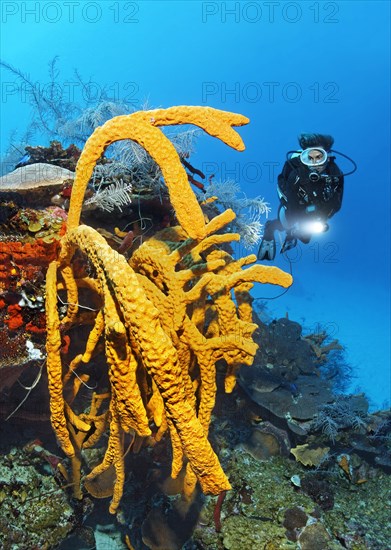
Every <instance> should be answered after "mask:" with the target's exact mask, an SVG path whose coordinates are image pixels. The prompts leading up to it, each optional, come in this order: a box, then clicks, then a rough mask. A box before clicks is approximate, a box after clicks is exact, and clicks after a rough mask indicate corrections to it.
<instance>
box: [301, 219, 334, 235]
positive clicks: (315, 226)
mask: <svg viewBox="0 0 391 550" xmlns="http://www.w3.org/2000/svg"><path fill="white" fill-rule="evenodd" d="M328 228H329V226H328V224H327V223H325V222H322V221H321V220H315V221H311V222H307V223H303V225H302V229H303V230H304V231H305V232H306V233H310V234H313V233H324V232H325V231H327V230H328Z"/></svg>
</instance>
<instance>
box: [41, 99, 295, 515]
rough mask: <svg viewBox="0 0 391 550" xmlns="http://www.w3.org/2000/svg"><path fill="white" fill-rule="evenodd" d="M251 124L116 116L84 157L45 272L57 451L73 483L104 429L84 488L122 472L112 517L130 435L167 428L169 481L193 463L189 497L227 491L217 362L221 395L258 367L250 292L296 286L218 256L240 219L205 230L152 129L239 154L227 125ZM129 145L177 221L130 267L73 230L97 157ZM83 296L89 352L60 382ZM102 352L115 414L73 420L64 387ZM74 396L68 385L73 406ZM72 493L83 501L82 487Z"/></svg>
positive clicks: (202, 116)
mask: <svg viewBox="0 0 391 550" xmlns="http://www.w3.org/2000/svg"><path fill="white" fill-rule="evenodd" d="M246 122H247V119H246V118H245V117H243V116H241V115H236V114H233V113H225V112H223V111H217V110H215V109H210V108H207V107H173V108H171V109H166V110H164V109H158V110H155V111H142V112H139V113H134V114H132V115H129V116H124V117H116V118H114V119H112V120H111V121H108V122H107V123H106V124H105V125H104V126H102V127H101V128H98V129H97V130H96V131H95V132H94V134H93V135H92V136H91V137H90V139H89V140H88V141H87V143H86V146H85V149H84V150H83V153H82V155H81V157H80V160H79V163H78V167H77V176H76V181H75V184H74V188H73V191H72V198H71V205H70V211H69V218H68V219H69V224H68V228H67V232H66V234H65V235H64V237H63V238H62V241H61V251H60V256H59V260H58V261H57V262H52V263H51V264H50V266H49V270H48V274H47V294H46V296H47V298H46V315H47V346H46V348H47V355H48V359H47V366H48V379H49V391H50V409H51V421H52V426H53V429H54V431H55V433H56V435H57V438H58V441H59V443H60V445H61V447H62V448H63V450H64V452H65V453H66V454H67V455H68V456H69V457H70V458H71V459H72V461H73V462H72V464H73V468H74V480H75V481H76V482H78V480H79V478H80V475H79V474H78V472H77V471H76V469H77V468H80V464H81V460H80V456H81V455H80V453H81V451H82V449H83V448H87V447H90V446H92V445H93V444H95V443H96V442H97V440H98V439H99V437H100V436H101V434H102V433H103V430H104V429H105V428H106V426H108V429H109V440H108V444H107V449H106V453H105V456H104V458H103V460H102V462H101V463H100V464H98V465H97V466H96V467H95V468H94V469H93V470H92V471H91V472H90V473H89V474H88V476H87V478H86V479H87V480H88V481H90V480H92V479H94V478H96V477H98V476H100V475H101V474H103V473H104V472H105V471H107V470H108V469H109V468H111V470H113V471H114V472H115V482H114V486H113V499H112V502H111V505H110V512H111V513H115V512H116V510H117V508H118V505H119V503H120V499H121V496H122V492H123V483H124V479H125V465H124V440H123V438H124V434H125V433H137V434H138V436H139V437H144V438H145V437H151V436H152V437H154V438H155V440H159V439H161V437H162V436H163V434H164V432H165V431H166V430H167V429H168V431H169V434H170V438H171V443H172V451H173V460H172V472H171V475H172V476H173V477H176V476H177V475H178V474H179V472H180V471H181V469H182V467H183V465H184V462H185V461H186V462H187V465H186V476H185V481H184V493H185V494H186V495H188V496H189V495H191V493H192V492H193V491H194V487H195V484H196V482H197V480H198V481H199V482H200V484H201V488H202V490H203V491H204V492H205V493H210V494H219V493H220V492H221V491H225V490H227V489H229V488H230V484H229V481H228V479H227V477H226V475H225V474H224V472H223V470H222V468H221V466H220V463H219V460H218V458H217V456H216V454H215V453H214V451H213V450H212V447H211V445H210V443H209V441H208V431H209V424H210V419H211V413H212V410H213V407H214V404H215V397H216V362H217V361H219V360H224V361H225V363H226V365H227V375H226V391H232V389H233V387H234V385H235V381H236V371H237V369H238V367H239V366H240V365H243V364H246V365H251V364H252V362H253V359H254V356H255V353H256V350H257V345H256V344H255V343H254V341H253V339H252V334H253V332H254V330H255V328H256V325H255V324H254V323H253V322H252V313H251V297H250V295H249V290H250V289H251V287H252V285H253V283H254V282H260V283H271V284H278V285H281V286H283V287H288V286H289V285H290V284H291V283H292V278H291V276H290V275H289V274H287V273H285V272H283V271H281V270H280V269H278V268H276V267H266V266H261V265H251V266H250V267H248V268H246V269H243V268H244V267H246V266H249V265H250V264H253V263H254V262H255V261H256V258H255V256H253V255H250V256H247V257H245V258H241V259H239V260H234V259H233V258H232V256H230V255H229V254H227V253H226V252H224V251H222V250H221V249H219V246H221V245H222V244H224V243H229V242H232V241H237V240H239V235H237V234H230V233H221V230H223V229H224V227H226V226H227V224H229V223H230V222H231V221H232V220H233V219H234V218H235V214H234V212H232V211H231V210H227V211H225V212H223V213H222V214H220V215H218V216H216V217H215V218H213V219H212V220H211V221H210V222H208V223H206V222H205V220H204V216H203V214H202V210H201V207H200V206H199V204H198V202H197V200H196V197H195V195H194V193H193V191H192V190H191V188H190V186H189V184H188V181H187V177H186V173H185V171H184V170H183V168H182V166H181V162H180V159H179V156H178V154H177V153H176V151H175V148H174V147H173V145H172V144H171V143H170V142H169V140H168V139H167V138H166V137H165V136H164V135H163V134H162V132H161V131H160V130H159V129H158V128H157V126H162V125H169V124H185V123H193V124H196V125H198V126H200V127H201V128H204V129H205V130H206V131H207V132H208V133H209V134H211V135H213V136H216V137H219V138H220V139H221V140H222V141H224V142H225V143H227V144H228V145H231V146H232V147H235V148H237V149H239V150H240V149H243V148H244V146H243V143H242V141H241V139H240V137H239V136H238V134H237V133H236V132H235V131H234V130H233V129H232V125H236V126H237V125H241V124H245V123H246ZM128 138H129V139H134V140H135V141H137V142H138V143H140V145H142V146H143V147H144V148H145V149H146V150H147V151H148V152H149V153H150V155H151V156H152V157H153V158H154V159H155V160H156V161H157V162H158V163H159V165H160V167H161V170H162V173H163V175H164V177H165V180H166V184H167V187H168V189H169V193H170V198H171V201H172V204H173V206H174V208H175V211H176V215H177V218H178V221H179V223H180V225H179V226H178V227H175V228H174V227H170V228H167V229H165V230H163V231H161V232H159V233H157V234H156V235H155V236H154V237H153V238H151V239H150V240H149V241H147V242H145V243H144V244H142V246H140V248H139V249H138V250H136V251H135V252H134V253H133V256H132V257H131V259H130V260H129V262H127V261H126V259H125V257H124V256H122V255H121V254H118V253H117V252H115V251H114V250H113V249H112V248H111V247H110V246H109V244H108V243H107V242H106V240H105V239H104V238H103V237H102V236H101V235H100V234H99V233H98V232H97V231H96V230H94V229H92V228H91V227H88V226H86V225H78V224H79V218H80V211H81V206H82V201H83V196H84V192H85V188H86V186H87V184H88V181H89V179H90V176H91V174H92V170H93V167H94V165H95V163H96V161H97V159H98V158H99V157H100V156H101V154H102V153H103V151H104V150H105V148H106V147H107V146H108V145H109V144H110V143H112V142H113V141H116V140H119V139H128ZM216 232H219V234H216ZM220 233H221V234H220ZM76 250H77V251H79V252H81V253H82V254H84V256H85V257H87V258H88V261H89V263H90V264H91V267H92V269H91V273H92V275H91V277H90V278H85V279H77V278H76V277H75V274H74V272H73V264H72V258H73V255H74V253H75V251H76ZM57 279H59V280H58V281H57ZM58 289H61V292H63V291H64V290H65V293H66V297H65V299H62V302H63V303H66V304H68V308H67V312H66V313H65V315H63V317H62V319H60V316H59V313H58V306H57V292H58ZM80 289H83V292H85V291H86V289H87V290H88V292H90V293H91V295H92V298H93V303H94V304H96V307H95V308H94V309H95V310H96V311H95V313H94V312H89V317H88V322H89V323H90V324H91V322H92V328H91V329H90V332H89V335H88V337H87V338H86V344H85V350H84V352H83V351H82V352H80V350H78V353H77V354H76V353H75V356H74V358H73V359H72V360H71V363H70V365H69V367H68V372H64V373H63V372H62V371H63V365H62V363H61V353H60V348H61V332H60V330H67V329H68V328H69V327H72V326H75V325H76V324H80V323H83V319H86V317H85V316H84V317H83V313H80V312H79V306H78V299H79V298H78V295H79V290H80ZM232 292H234V293H235V296H236V302H235V301H234V300H233V299H232ZM84 315H85V314H84ZM91 315H92V316H93V317H92V320H91ZM102 350H103V353H104V354H105V359H106V365H107V369H108V377H109V382H110V394H109V396H108V398H109V400H110V402H109V405H108V408H106V410H105V412H103V413H102V414H100V415H98V414H97V410H98V408H99V407H97V406H96V404H95V403H94V404H92V405H91V408H90V412H89V413H88V412H83V413H81V414H79V415H77V414H76V413H75V411H74V410H73V409H72V403H73V401H69V400H68V401H66V400H65V399H64V394H63V389H64V386H65V385H66V384H68V383H69V382H70V381H71V379H72V378H73V375H74V374H76V371H77V370H78V369H80V368H81V367H82V366H83V368H87V369H88V366H89V365H90V364H91V363H92V362H94V361H95V358H96V357H97V356H99V354H101V353H102ZM81 376H86V375H85V374H84V373H83V374H81ZM87 376H88V375H87ZM79 387H80V384H74V385H73V391H72V392H71V395H72V400H73V399H75V397H77V395H76V394H77V391H78V389H79ZM102 402H103V399H102V400H100V401H99V406H101V404H102ZM153 422H154V424H155V426H153ZM75 434H78V435H77V437H75ZM78 485H79V484H78ZM87 485H88V484H87ZM87 485H86V487H87ZM75 495H76V496H77V497H78V498H80V495H81V492H80V486H78V487H77V488H76V489H75Z"/></svg>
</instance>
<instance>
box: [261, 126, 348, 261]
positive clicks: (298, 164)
mask: <svg viewBox="0 0 391 550" xmlns="http://www.w3.org/2000/svg"><path fill="white" fill-rule="evenodd" d="M333 143H334V139H333V137H332V136H329V135H323V134H301V135H300V136H299V145H300V147H301V151H289V152H288V153H287V160H286V162H285V164H284V167H283V169H282V173H281V174H280V175H279V176H278V184H277V191H278V195H279V198H280V206H279V209H278V214H277V219H275V220H269V221H267V222H266V224H265V230H264V234H263V239H262V242H261V245H260V247H259V251H258V260H274V257H275V255H276V241H275V238H274V232H275V231H285V232H286V238H285V241H284V243H283V245H282V248H281V250H280V253H284V252H286V251H288V250H290V249H291V248H293V247H295V246H296V244H297V240H300V241H301V242H302V243H305V244H307V243H309V242H310V240H311V237H312V236H313V235H314V234H315V233H323V232H325V231H327V230H328V228H329V226H328V224H327V220H329V219H330V218H331V217H332V216H334V214H335V213H336V212H338V210H340V208H341V205H342V197H343V188H344V176H347V175H349V174H352V173H353V172H355V170H356V168H357V166H356V164H355V162H354V161H353V160H352V159H350V158H349V157H347V156H346V155H344V154H343V153H339V152H338V151H333V150H332V146H333ZM330 153H337V154H339V155H341V156H343V157H345V158H347V159H348V160H349V161H350V162H352V164H353V170H352V171H350V172H348V173H346V174H343V173H342V171H341V170H340V168H339V167H338V166H337V164H336V163H335V156H332V155H330Z"/></svg>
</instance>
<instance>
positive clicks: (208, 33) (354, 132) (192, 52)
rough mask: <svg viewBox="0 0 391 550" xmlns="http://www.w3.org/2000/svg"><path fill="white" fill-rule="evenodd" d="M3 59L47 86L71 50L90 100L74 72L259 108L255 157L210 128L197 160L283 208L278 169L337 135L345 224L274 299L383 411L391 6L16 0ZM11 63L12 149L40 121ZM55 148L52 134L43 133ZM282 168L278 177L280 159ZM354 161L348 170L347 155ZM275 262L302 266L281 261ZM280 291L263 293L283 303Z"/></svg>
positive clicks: (309, 254)
mask: <svg viewBox="0 0 391 550" xmlns="http://www.w3.org/2000/svg"><path fill="white" fill-rule="evenodd" d="M1 10H2V14H1V15H2V37H1V57H2V59H4V60H5V61H7V62H8V63H11V64H12V65H14V66H16V67H18V68H20V69H21V70H22V71H24V72H28V73H29V74H30V76H31V78H32V80H34V81H35V82H37V83H39V84H40V85H41V86H45V85H46V84H48V83H49V77H48V72H47V65H48V62H49V61H50V59H52V58H53V57H54V56H55V55H58V56H59V67H60V68H61V80H62V82H63V83H65V85H64V89H63V92H64V93H65V94H68V95H69V94H70V92H71V90H73V91H74V93H75V99H78V98H79V99H82V97H81V89H80V87H78V86H77V84H76V79H75V77H74V74H73V69H74V68H77V69H78V70H79V71H80V73H81V74H82V75H83V76H84V77H85V78H86V79H88V78H89V77H91V81H92V83H93V85H92V87H91V95H94V94H96V93H99V90H100V89H101V87H103V86H107V87H108V89H109V90H112V94H113V98H116V99H118V98H119V99H127V100H128V101H129V100H131V101H132V102H134V104H135V106H136V107H137V106H139V105H141V104H144V103H145V102H147V103H148V105H149V106H150V107H151V108H155V107H168V106H171V105H176V104H193V105H209V106H212V107H216V108H220V109H226V110H232V111H236V112H240V113H242V114H245V115H246V116H248V117H249V118H250V121H251V122H250V124H249V125H248V126H246V127H243V128H241V129H239V132H240V133H241V135H242V136H243V139H244V141H245V143H246V151H245V152H243V153H238V152H236V151H230V150H228V149H227V147H226V146H225V145H223V144H221V143H217V142H216V140H213V139H212V138H210V137H208V136H205V137H202V138H201V139H200V140H199V142H198V145H197V153H196V155H195V156H193V157H192V162H193V164H194V165H195V166H197V167H198V168H202V169H204V170H205V171H206V172H208V171H213V172H214V173H215V174H216V179H221V180H224V179H226V178H227V177H235V178H236V179H237V180H238V181H239V183H240V185H241V187H242V189H243V191H244V192H245V193H246V194H247V195H248V196H250V197H252V196H257V195H261V196H263V197H264V198H265V199H266V200H267V201H269V202H270V203H271V205H272V206H273V212H275V211H276V207H277V197H276V190H275V183H276V176H277V174H278V171H279V170H280V169H281V167H282V164H283V162H284V158H285V153H286V151H287V150H290V149H294V148H296V147H297V140H296V137H297V135H298V134H299V133H300V132H303V131H307V132H324V133H331V134H332V135H333V136H334V137H335V148H336V149H337V150H340V151H342V152H344V153H346V154H348V155H350V156H351V157H352V158H354V159H355V160H356V162H357V163H358V167H359V168H358V171H357V172H356V173H355V174H354V175H352V176H350V177H348V178H347V179H346V187H345V196H344V204H343V208H342V210H341V212H340V213H338V214H337V215H336V217H335V218H334V219H333V221H332V223H331V228H330V231H329V232H328V233H327V234H325V235H323V236H321V237H319V238H318V239H317V240H316V241H315V242H314V243H313V244H311V245H309V246H307V247H303V246H302V247H300V248H299V249H298V250H297V251H296V252H297V255H296V252H295V254H292V255H291V257H292V261H293V263H292V266H293V275H294V279H295V284H294V286H293V288H292V289H291V290H290V291H289V292H288V293H286V294H285V295H284V296H282V297H281V298H279V299H275V300H270V301H268V306H269V309H270V311H271V313H272V315H273V316H276V317H280V316H284V315H285V314H286V313H288V315H289V317H290V318H291V319H293V320H297V321H299V322H302V323H303V324H304V325H305V326H306V328H307V329H308V331H311V330H319V327H325V328H326V329H327V330H328V331H329V332H330V334H332V336H333V337H335V338H339V339H340V341H341V343H342V344H343V345H344V346H346V350H347V357H348V360H349V361H350V363H351V364H352V365H353V366H354V369H355V375H356V379H355V380H354V381H353V386H352V390H354V389H357V387H359V388H361V389H363V390H365V392H366V393H367V395H368V396H369V397H370V399H371V403H372V406H373V407H380V406H382V405H383V404H384V403H385V402H387V401H388V402H389V400H390V336H389V334H390V332H389V331H390V285H389V284H390V160H389V158H390V133H389V127H390V107H389V99H390V77H389V69H390V62H389V61H390V60H389V51H390V35H389V19H390V4H389V2H388V1H384V2H379V1H370V2H369V1H357V2H347V1H343V2H275V3H273V2H191V1H186V2H181V1H174V2H173V1H171V2H161V1H157V2H155V1H141V2H126V1H117V2H116V1H113V2H111V1H107V2H88V1H87V2H73V3H71V5H69V3H67V2H49V1H48V2H46V1H40V2H35V1H27V2H15V1H12V2H8V1H6V0H3V2H2V4H1ZM15 82H16V80H15V78H13V77H12V75H10V74H9V73H8V72H6V71H3V72H2V100H1V115H2V120H1V144H0V145H1V151H2V152H4V150H5V149H6V147H7V144H8V139H9V135H10V133H11V131H12V129H19V130H20V131H23V130H24V129H25V127H26V126H27V124H28V121H29V118H30V114H31V113H30V108H29V106H28V103H27V102H26V98H25V97H24V95H23V94H22V93H21V92H17V91H16V85H15ZM42 144H44V143H42ZM271 164H274V165H275V167H274V173H273V174H270V173H269V170H270V166H271ZM341 166H342V167H344V168H346V169H347V168H348V164H346V163H344V162H341ZM276 264H277V265H279V266H280V267H283V268H284V269H288V268H289V265H288V263H287V261H286V259H285V258H283V257H278V258H277V259H276ZM277 294H279V289H278V288H270V289H269V288H261V287H260V286H258V287H257V288H255V290H254V295H255V296H256V297H259V298H261V297H264V296H265V297H268V298H271V297H273V296H276V295H277Z"/></svg>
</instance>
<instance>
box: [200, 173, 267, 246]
mask: <svg viewBox="0 0 391 550" xmlns="http://www.w3.org/2000/svg"><path fill="white" fill-rule="evenodd" d="M211 197H217V200H216V203H215V204H216V205H218V206H221V207H222V210H226V209H227V208H231V209H232V210H233V211H234V212H235V214H236V219H235V220H234V221H233V222H232V223H231V224H230V230H232V231H237V232H238V233H239V234H240V236H241V242H242V243H243V245H244V247H245V248H247V249H249V248H252V247H253V246H256V245H257V244H258V243H259V241H260V240H261V237H262V227H263V224H262V222H261V216H263V215H264V216H265V217H266V218H267V217H268V214H269V212H270V206H269V204H268V203H267V202H265V200H264V199H263V198H261V197H255V198H253V199H249V198H247V197H246V195H245V194H244V193H243V192H242V191H241V189H240V186H239V184H238V183H237V182H235V181H233V180H227V181H225V182H212V183H210V184H209V185H208V187H207V190H206V196H205V198H206V199H208V198H211Z"/></svg>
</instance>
